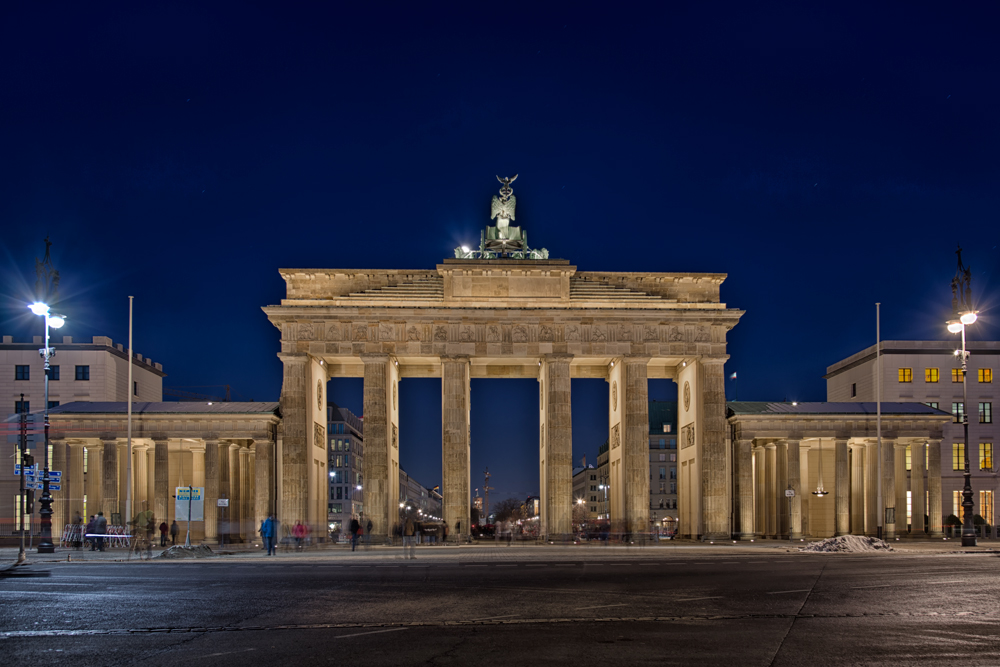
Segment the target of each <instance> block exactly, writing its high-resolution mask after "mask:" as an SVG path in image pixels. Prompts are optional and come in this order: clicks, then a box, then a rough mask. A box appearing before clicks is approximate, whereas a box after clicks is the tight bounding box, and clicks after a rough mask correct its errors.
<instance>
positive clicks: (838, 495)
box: [833, 438, 851, 535]
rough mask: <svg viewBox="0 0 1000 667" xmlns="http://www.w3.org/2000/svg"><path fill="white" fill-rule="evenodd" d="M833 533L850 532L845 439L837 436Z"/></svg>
mask: <svg viewBox="0 0 1000 667" xmlns="http://www.w3.org/2000/svg"><path fill="white" fill-rule="evenodd" d="M833 453H834V468H835V472H834V479H833V486H834V491H833V499H834V508H835V509H834V511H835V512H836V514H835V520H834V531H835V532H834V535H849V534H850V532H851V495H850V494H851V476H850V470H849V468H848V465H847V439H846V438H837V439H836V440H835V444H834V449H833Z"/></svg>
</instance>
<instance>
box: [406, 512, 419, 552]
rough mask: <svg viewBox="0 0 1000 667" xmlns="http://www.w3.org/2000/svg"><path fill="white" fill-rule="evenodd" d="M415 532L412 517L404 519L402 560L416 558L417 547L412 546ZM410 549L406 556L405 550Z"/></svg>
mask: <svg viewBox="0 0 1000 667" xmlns="http://www.w3.org/2000/svg"><path fill="white" fill-rule="evenodd" d="M414 532H415V526H414V525H413V517H410V516H408V517H406V523H405V524H404V525H403V558H404V559H405V558H416V557H417V554H416V551H417V547H416V546H415V545H414V543H413V541H414V538H413V535H414ZM407 547H409V548H410V553H409V555H407V553H406V548H407Z"/></svg>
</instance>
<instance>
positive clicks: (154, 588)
mask: <svg viewBox="0 0 1000 667" xmlns="http://www.w3.org/2000/svg"><path fill="white" fill-rule="evenodd" d="M419 556H420V557H419V558H418V559H417V560H402V559H400V558H399V555H398V553H391V552H388V551H378V550H375V551H372V552H368V553H363V554H357V555H353V556H352V555H351V554H350V553H349V552H338V553H329V554H318V555H315V554H314V555H302V557H300V558H299V557H297V555H292V556H288V557H284V558H282V559H280V560H278V559H276V560H273V561H268V560H266V559H263V558H258V559H256V560H252V559H242V560H241V559H232V560H227V559H226V557H220V558H218V559H207V560H200V561H183V562H178V561H159V562H157V561H153V562H143V563H135V562H132V563H109V562H102V563H51V564H37V565H34V566H32V570H33V571H35V572H39V573H42V574H44V573H45V572H46V571H47V572H48V573H49V576H42V577H23V576H22V577H7V578H0V662H3V663H4V664H22V663H33V664H53V663H55V664H58V663H72V664H75V665H133V664H139V663H144V664H153V665H172V664H182V663H189V664H198V665H224V664H225V665H232V664H254V665H256V664H267V665H275V664H277V665H281V664H297V665H307V664H348V665H356V664H358V665H369V664H370V665H424V664H426V665H527V664H531V665H536V664H555V665H562V664H565V665H574V666H579V665H590V664H595V665H596V664H600V665H603V666H607V665H622V664H627V665H641V664H655V665H670V664H683V665H690V664H699V665H713V664H720V665H721V664H725V665H802V664H809V665H828V664H837V665H842V664H900V665H912V664H951V663H960V664H962V665H998V664H1000V577H998V575H997V570H998V565H1000V561H998V556H997V554H990V553H977V554H939V555H910V554H873V555H846V554H815V555H813V554H797V553H796V554H782V553H775V552H762V553H760V554H728V553H725V552H714V553H710V554H707V555H706V553H705V552H703V551H691V552H690V553H684V552H683V551H677V552H670V553H658V552H656V551H653V550H649V551H641V550H632V551H627V550H625V549H621V550H614V549H606V550H594V551H588V552H581V551H574V550H572V549H567V548H562V549H560V548H550V549H549V548H543V549H539V550H534V551H530V552H529V551H525V550H517V549H504V548H503V547H500V548H494V547H479V548H471V549H467V550H461V549H457V548H456V549H452V550H451V551H448V550H444V549H442V550H438V551H436V552H435V551H425V552H419Z"/></svg>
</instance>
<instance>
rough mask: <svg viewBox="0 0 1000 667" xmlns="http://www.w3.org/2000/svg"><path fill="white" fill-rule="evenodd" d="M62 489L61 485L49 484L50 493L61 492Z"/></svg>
mask: <svg viewBox="0 0 1000 667" xmlns="http://www.w3.org/2000/svg"><path fill="white" fill-rule="evenodd" d="M60 489H62V486H61V485H59V484H52V483H49V491H59V490H60Z"/></svg>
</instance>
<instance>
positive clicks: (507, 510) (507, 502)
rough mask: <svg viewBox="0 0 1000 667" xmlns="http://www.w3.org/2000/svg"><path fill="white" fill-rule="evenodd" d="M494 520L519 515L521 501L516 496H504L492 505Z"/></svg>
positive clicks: (514, 517)
mask: <svg viewBox="0 0 1000 667" xmlns="http://www.w3.org/2000/svg"><path fill="white" fill-rule="evenodd" d="M493 513H494V516H495V519H494V520H495V521H496V522H500V521H510V520H511V519H515V520H516V519H519V518H520V516H521V501H520V500H518V499H516V498H506V499H504V500H501V501H500V502H498V503H497V504H496V505H494V506H493Z"/></svg>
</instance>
